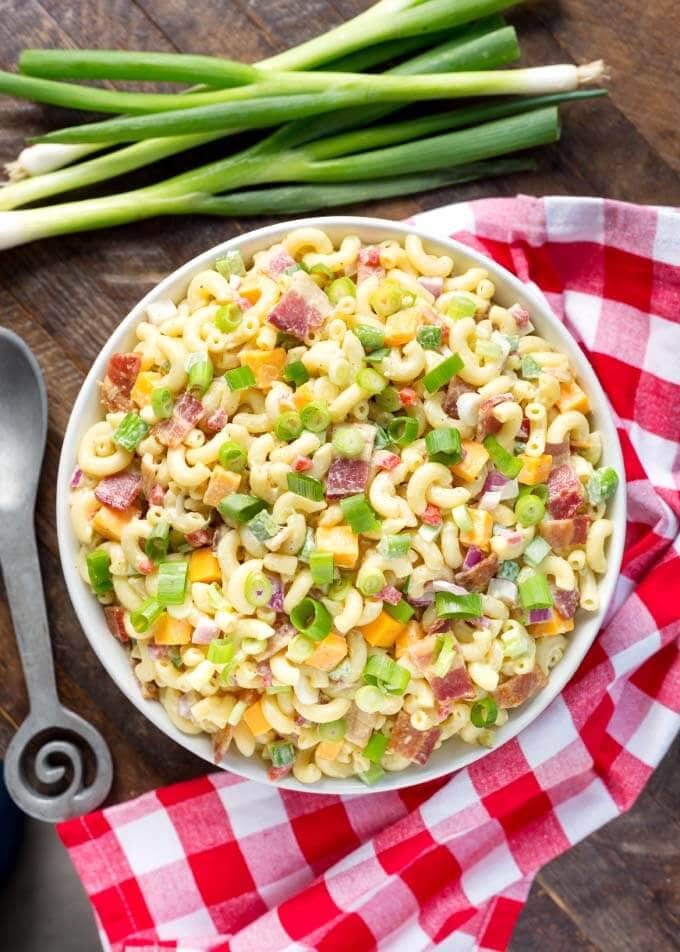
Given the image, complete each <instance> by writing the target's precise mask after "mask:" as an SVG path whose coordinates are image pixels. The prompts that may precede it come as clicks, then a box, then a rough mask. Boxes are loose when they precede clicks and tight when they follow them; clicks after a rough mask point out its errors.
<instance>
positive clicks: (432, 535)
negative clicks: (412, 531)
mask: <svg viewBox="0 0 680 952" xmlns="http://www.w3.org/2000/svg"><path fill="white" fill-rule="evenodd" d="M443 525H444V524H443V522H440V523H438V524H437V525H436V526H431V525H429V524H428V523H426V522H424V523H423V524H422V525H421V526H418V535H419V536H420V538H421V539H425V541H426V542H434V540H435V539H436V538H437V537H438V536H439V535H440V533H441V531H442V528H443Z"/></svg>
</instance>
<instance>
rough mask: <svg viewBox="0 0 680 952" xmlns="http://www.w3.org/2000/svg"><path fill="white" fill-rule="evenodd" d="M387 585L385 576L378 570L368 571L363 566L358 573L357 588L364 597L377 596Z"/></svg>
mask: <svg viewBox="0 0 680 952" xmlns="http://www.w3.org/2000/svg"><path fill="white" fill-rule="evenodd" d="M385 584H386V581H385V576H384V575H383V573H382V572H380V571H379V570H378V569H366V568H364V567H363V566H362V567H361V568H360V569H359V571H358V572H357V578H356V586H357V588H358V589H359V591H360V592H361V594H362V595H368V596H371V595H377V594H378V592H380V591H382V589H383V588H384V587H385Z"/></svg>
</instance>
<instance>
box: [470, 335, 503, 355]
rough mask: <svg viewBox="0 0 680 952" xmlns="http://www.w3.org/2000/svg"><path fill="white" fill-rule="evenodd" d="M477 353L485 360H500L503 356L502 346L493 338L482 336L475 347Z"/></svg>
mask: <svg viewBox="0 0 680 952" xmlns="http://www.w3.org/2000/svg"><path fill="white" fill-rule="evenodd" d="M475 353H476V354H477V356H478V357H482V358H483V359H484V360H500V359H501V358H502V356H503V349H502V347H501V346H500V345H499V344H497V343H496V342H495V341H492V340H484V338H483V337H480V338H479V340H478V341H477V345H476V347H475Z"/></svg>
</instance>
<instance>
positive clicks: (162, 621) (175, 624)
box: [153, 612, 193, 645]
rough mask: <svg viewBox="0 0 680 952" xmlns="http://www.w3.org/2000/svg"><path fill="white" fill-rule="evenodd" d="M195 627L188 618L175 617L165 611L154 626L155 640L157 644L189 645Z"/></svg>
mask: <svg viewBox="0 0 680 952" xmlns="http://www.w3.org/2000/svg"><path fill="white" fill-rule="evenodd" d="M192 631H193V628H192V627H191V625H190V624H189V622H188V621H187V620H186V618H173V617H172V615H168V613H167V612H164V613H163V614H162V615H161V617H160V618H159V619H158V621H157V622H156V624H155V625H154V628H153V640H154V643H155V644H157V645H188V644H190V642H191V632H192Z"/></svg>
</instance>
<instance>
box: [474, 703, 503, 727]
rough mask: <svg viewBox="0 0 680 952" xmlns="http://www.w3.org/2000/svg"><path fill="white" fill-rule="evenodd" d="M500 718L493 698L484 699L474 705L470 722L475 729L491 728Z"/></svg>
mask: <svg viewBox="0 0 680 952" xmlns="http://www.w3.org/2000/svg"><path fill="white" fill-rule="evenodd" d="M497 717H498V705H497V704H496V702H495V701H494V699H493V698H492V697H483V698H481V700H479V701H477V702H476V703H475V704H473V705H472V710H471V711H470V720H471V721H472V723H473V725H474V726H475V727H491V726H492V725H493V724H495V723H496V718H497Z"/></svg>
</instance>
